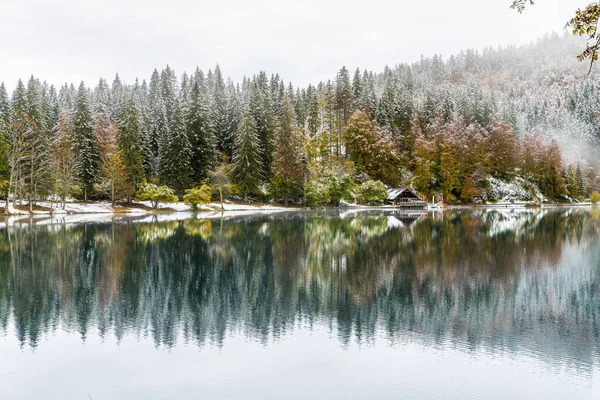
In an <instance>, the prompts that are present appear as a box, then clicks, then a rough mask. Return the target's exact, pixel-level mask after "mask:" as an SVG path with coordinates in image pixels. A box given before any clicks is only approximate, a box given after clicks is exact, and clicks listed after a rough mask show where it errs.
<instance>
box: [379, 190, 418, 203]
mask: <svg viewBox="0 0 600 400" xmlns="http://www.w3.org/2000/svg"><path fill="white" fill-rule="evenodd" d="M387 194H388V197H387V199H386V201H385V203H386V204H391V205H394V206H402V205H406V206H410V205H416V204H415V203H420V204H426V203H425V202H424V201H423V200H421V199H420V198H419V196H417V195H416V194H414V193H413V192H412V191H411V190H410V189H407V188H390V189H388V190H387Z"/></svg>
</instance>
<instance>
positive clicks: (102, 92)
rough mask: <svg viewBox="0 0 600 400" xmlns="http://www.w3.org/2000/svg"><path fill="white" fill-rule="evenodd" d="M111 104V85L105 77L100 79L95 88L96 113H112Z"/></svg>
mask: <svg viewBox="0 0 600 400" xmlns="http://www.w3.org/2000/svg"><path fill="white" fill-rule="evenodd" d="M111 105H112V97H111V94H110V87H109V86H108V83H107V82H106V80H105V79H100V81H99V82H98V85H97V86H96V88H95V89H94V114H99V113H103V114H107V115H110V111H111Z"/></svg>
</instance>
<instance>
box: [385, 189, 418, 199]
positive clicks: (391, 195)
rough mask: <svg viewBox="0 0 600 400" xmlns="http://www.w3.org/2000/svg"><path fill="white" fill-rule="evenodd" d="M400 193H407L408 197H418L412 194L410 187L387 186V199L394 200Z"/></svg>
mask: <svg viewBox="0 0 600 400" xmlns="http://www.w3.org/2000/svg"><path fill="white" fill-rule="evenodd" d="M402 193H406V194H408V196H409V197H412V198H415V199H418V198H419V197H418V196H417V195H416V194H414V193H413V192H412V191H411V190H410V189H408V188H389V189H388V190H387V195H388V198H387V199H388V200H395V199H397V198H398V196H400V195H401V194H402Z"/></svg>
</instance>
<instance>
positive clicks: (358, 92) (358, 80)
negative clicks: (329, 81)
mask: <svg viewBox="0 0 600 400" xmlns="http://www.w3.org/2000/svg"><path fill="white" fill-rule="evenodd" d="M362 100H363V82H362V77H361V75H360V69H358V68H356V71H355V72H354V77H353V78H352V104H353V107H354V109H355V110H361V109H362V108H363V107H364V106H365V105H364V104H361V102H362Z"/></svg>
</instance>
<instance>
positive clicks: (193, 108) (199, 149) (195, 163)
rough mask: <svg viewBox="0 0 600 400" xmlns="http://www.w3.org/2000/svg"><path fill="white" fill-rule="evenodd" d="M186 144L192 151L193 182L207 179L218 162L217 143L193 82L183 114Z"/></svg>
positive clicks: (202, 97)
mask: <svg viewBox="0 0 600 400" xmlns="http://www.w3.org/2000/svg"><path fill="white" fill-rule="evenodd" d="M185 123H186V129H187V136H188V142H189V144H190V147H191V149H192V156H191V166H192V171H193V181H194V182H195V183H200V182H201V181H202V180H204V179H206V178H207V177H208V172H209V171H212V170H213V169H214V167H215V166H216V164H217V161H218V158H219V157H218V150H217V141H216V138H215V135H214V133H213V130H212V127H211V126H210V114H209V110H208V104H207V99H206V97H205V95H204V93H202V90H201V86H200V83H199V82H198V81H195V82H193V84H192V86H191V88H190V93H189V99H188V104H187V107H186V112H185Z"/></svg>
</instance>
